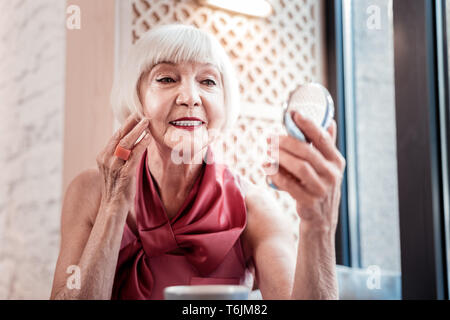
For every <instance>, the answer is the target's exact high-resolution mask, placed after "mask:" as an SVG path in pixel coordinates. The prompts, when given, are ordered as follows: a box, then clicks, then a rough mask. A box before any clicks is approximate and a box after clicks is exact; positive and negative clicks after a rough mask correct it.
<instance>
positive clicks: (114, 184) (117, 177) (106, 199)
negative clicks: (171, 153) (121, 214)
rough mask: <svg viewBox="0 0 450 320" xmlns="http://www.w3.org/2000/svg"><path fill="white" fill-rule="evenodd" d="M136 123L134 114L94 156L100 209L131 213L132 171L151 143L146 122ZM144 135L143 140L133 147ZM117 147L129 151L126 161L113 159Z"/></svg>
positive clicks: (133, 185)
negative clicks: (112, 207)
mask: <svg viewBox="0 0 450 320" xmlns="http://www.w3.org/2000/svg"><path fill="white" fill-rule="evenodd" d="M137 119H138V116H137V115H136V114H132V115H130V116H129V117H128V118H127V120H126V121H125V123H124V124H123V125H122V126H121V127H120V128H119V129H118V130H117V131H116V133H115V134H114V135H113V136H112V137H111V139H110V140H109V142H108V144H107V145H106V147H105V148H104V149H103V150H102V151H101V152H100V153H99V154H98V156H97V166H98V169H99V172H100V175H101V176H102V204H103V205H116V206H117V205H119V206H120V207H122V208H124V206H125V207H127V208H128V209H131V210H132V207H133V203H134V196H135V194H136V168H137V166H138V164H139V162H140V160H141V158H142V154H143V153H144V151H145V150H146V148H147V147H148V145H149V144H150V142H151V133H150V130H149V129H148V125H149V123H150V122H149V119H147V118H143V119H142V120H140V121H138V120H137ZM144 131H145V132H146V135H145V137H144V138H142V139H141V140H140V141H139V142H138V143H136V141H137V140H138V138H139V137H140V136H141V135H142V134H143V132H144ZM135 143H136V145H135ZM118 145H119V146H121V147H123V148H125V149H128V150H131V153H130V156H129V158H128V160H126V161H125V160H122V159H120V158H118V157H117V156H115V155H114V152H115V150H116V147H117V146H118ZM126 212H128V211H126Z"/></svg>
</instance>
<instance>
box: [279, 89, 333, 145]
mask: <svg viewBox="0 0 450 320" xmlns="http://www.w3.org/2000/svg"><path fill="white" fill-rule="evenodd" d="M291 111H297V112H298V113H300V115H302V116H303V117H306V118H309V119H311V120H312V121H314V122H315V123H316V124H317V125H318V126H320V127H322V128H324V129H327V128H328V126H329V125H330V123H331V120H332V119H333V117H334V102H333V98H332V97H331V95H330V93H329V92H328V90H327V89H326V88H325V87H324V86H322V85H320V84H318V83H307V84H303V85H300V86H298V87H297V88H296V89H295V90H294V91H292V92H291V94H290V96H289V99H288V101H287V103H286V104H285V107H284V117H283V119H284V125H285V127H286V130H287V132H288V133H289V134H290V135H291V136H293V137H295V138H297V139H299V140H302V141H306V138H305V136H304V135H303V133H302V132H301V130H300V129H299V128H298V127H297V125H296V124H295V123H294V121H293V120H292V118H291Z"/></svg>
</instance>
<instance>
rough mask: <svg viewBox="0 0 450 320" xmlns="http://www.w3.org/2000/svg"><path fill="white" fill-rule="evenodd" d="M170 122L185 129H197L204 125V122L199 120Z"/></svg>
mask: <svg viewBox="0 0 450 320" xmlns="http://www.w3.org/2000/svg"><path fill="white" fill-rule="evenodd" d="M169 123H170V124H171V125H172V126H174V127H175V128H178V129H184V130H195V129H197V128H200V127H201V126H203V122H202V121H197V120H183V121H171V122H169Z"/></svg>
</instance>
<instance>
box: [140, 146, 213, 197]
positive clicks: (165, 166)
mask: <svg viewBox="0 0 450 320" xmlns="http://www.w3.org/2000/svg"><path fill="white" fill-rule="evenodd" d="M206 150H207V149H206V148H205V149H204V150H202V151H201V153H202V154H201V158H199V159H204V156H205V154H206ZM171 153H172V150H171V149H169V148H166V147H161V146H158V145H157V143H156V142H155V141H152V143H151V144H150V145H149V146H148V147H147V163H148V167H149V170H150V172H151V174H152V175H153V177H154V179H155V181H156V183H157V184H158V188H159V192H160V195H161V198H162V199H164V200H169V201H170V200H174V201H175V200H184V198H185V197H186V196H187V194H188V193H189V191H190V190H191V189H192V186H193V185H194V182H195V180H196V179H197V177H198V176H199V175H200V173H201V170H202V166H203V163H202V162H200V161H191V162H192V163H180V164H177V163H175V162H174V161H173V160H172V158H171ZM199 162H200V163H199Z"/></svg>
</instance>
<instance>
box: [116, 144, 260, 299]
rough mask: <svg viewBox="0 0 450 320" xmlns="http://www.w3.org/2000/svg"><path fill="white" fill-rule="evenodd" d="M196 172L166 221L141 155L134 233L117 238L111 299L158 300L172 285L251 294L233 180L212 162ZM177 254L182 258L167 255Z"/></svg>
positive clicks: (242, 209)
mask: <svg viewBox="0 0 450 320" xmlns="http://www.w3.org/2000/svg"><path fill="white" fill-rule="evenodd" d="M206 156H207V157H208V158H207V159H205V160H208V161H203V167H202V171H201V173H200V175H199V177H198V178H197V180H196V181H195V183H194V185H193V187H192V189H191V191H190V193H189V195H188V197H187V198H186V200H185V202H184V203H183V205H182V206H181V208H180V210H179V211H178V213H177V214H176V215H175V216H174V217H173V218H172V219H170V220H169V219H168V217H167V214H166V213H165V210H164V206H163V204H162V201H161V198H160V196H159V193H158V190H157V184H156V183H155V180H154V178H153V176H152V174H151V173H150V170H149V169H148V165H147V161H146V159H147V151H145V152H144V154H143V156H142V159H141V161H140V165H139V166H138V169H137V174H138V176H137V179H136V183H137V185H136V197H135V212H136V224H137V232H138V234H135V233H134V232H133V231H132V230H131V229H130V228H129V227H128V225H127V224H126V225H125V228H124V232H123V237H122V242H121V247H120V252H119V257H118V262H117V267H116V273H115V278H114V285H113V291H112V299H134V300H139V299H158V300H161V299H164V292H163V291H164V288H165V287H168V286H174V285H196V284H233V285H236V284H240V285H245V286H247V287H249V289H252V288H253V281H254V274H255V270H254V264H253V261H252V260H251V259H250V261H249V262H248V264H246V261H245V259H244V253H243V249H242V244H241V234H242V232H243V231H244V229H245V227H246V224H247V210H246V206H245V200H244V195H243V194H242V192H241V189H240V186H239V178H236V177H237V176H236V177H235V176H234V175H233V174H232V173H231V171H230V170H229V169H228V168H227V167H226V166H225V165H222V164H216V163H214V162H213V161H211V160H212V159H213V154H212V152H211V150H210V149H208V151H207V154H206ZM175 249H181V251H182V252H183V253H182V254H179V253H178V254H175V253H171V251H174V250H175Z"/></svg>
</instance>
